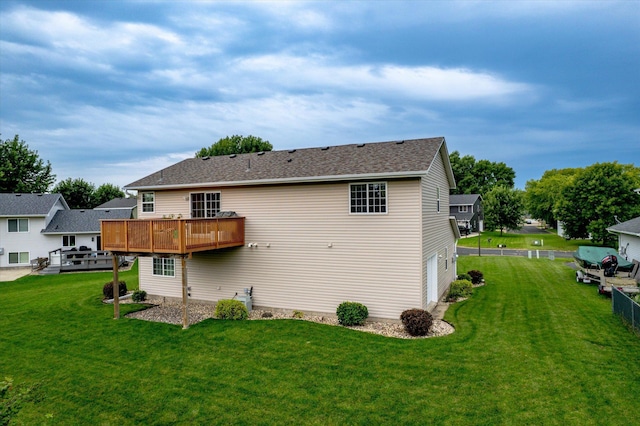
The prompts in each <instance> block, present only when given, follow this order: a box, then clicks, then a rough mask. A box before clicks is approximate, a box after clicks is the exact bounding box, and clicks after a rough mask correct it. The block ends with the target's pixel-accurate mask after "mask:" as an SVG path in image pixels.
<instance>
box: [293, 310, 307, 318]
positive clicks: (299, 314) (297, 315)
mask: <svg viewBox="0 0 640 426" xmlns="http://www.w3.org/2000/svg"><path fill="white" fill-rule="evenodd" d="M292 316H293V317H294V318H298V319H302V318H304V312H302V311H293V315H292Z"/></svg>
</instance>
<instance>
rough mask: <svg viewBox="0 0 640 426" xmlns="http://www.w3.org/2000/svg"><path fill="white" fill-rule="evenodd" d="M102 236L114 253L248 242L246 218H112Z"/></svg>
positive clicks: (182, 250)
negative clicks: (245, 230) (245, 225)
mask: <svg viewBox="0 0 640 426" xmlns="http://www.w3.org/2000/svg"><path fill="white" fill-rule="evenodd" d="M101 237H102V249H103V250H108V251H111V252H113V253H158V254H187V253H193V252H198V251H207V250H216V249H221V248H226V247H237V246H241V245H244V218H243V217H229V218H212V219H126V220H117V219H109V220H102V221H101Z"/></svg>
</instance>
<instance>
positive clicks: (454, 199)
mask: <svg viewBox="0 0 640 426" xmlns="http://www.w3.org/2000/svg"><path fill="white" fill-rule="evenodd" d="M478 197H480V194H451V195H449V205H450V206H470V205H473V204H475V202H476V200H477V199H478Z"/></svg>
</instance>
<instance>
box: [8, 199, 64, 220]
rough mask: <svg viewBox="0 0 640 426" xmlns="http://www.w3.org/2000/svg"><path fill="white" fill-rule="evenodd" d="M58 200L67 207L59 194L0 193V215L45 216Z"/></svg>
mask: <svg viewBox="0 0 640 426" xmlns="http://www.w3.org/2000/svg"><path fill="white" fill-rule="evenodd" d="M58 200H61V202H62V205H63V206H64V207H65V208H69V207H68V206H67V202H66V201H64V198H63V197H62V195H60V194H0V216H46V215H48V214H49V212H50V211H51V209H52V208H53V206H54V205H55V204H56V203H57V202H58Z"/></svg>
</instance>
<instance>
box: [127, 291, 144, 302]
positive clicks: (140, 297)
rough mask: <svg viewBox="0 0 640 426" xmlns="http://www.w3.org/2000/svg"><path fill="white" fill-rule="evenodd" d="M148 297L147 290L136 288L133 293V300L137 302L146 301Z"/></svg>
mask: <svg viewBox="0 0 640 426" xmlns="http://www.w3.org/2000/svg"><path fill="white" fill-rule="evenodd" d="M146 299H147V292H146V291H144V290H136V291H134V292H133V294H132V295H131V300H133V301H134V302H136V303H139V302H144V301H145V300H146Z"/></svg>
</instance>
